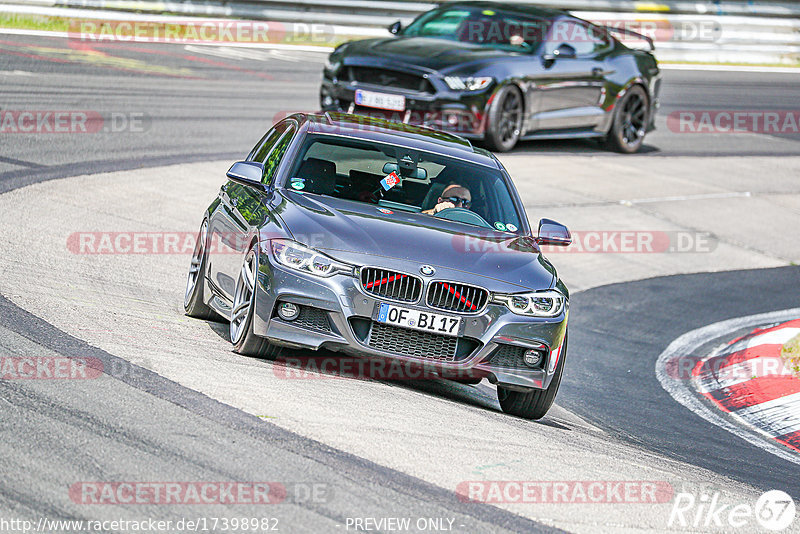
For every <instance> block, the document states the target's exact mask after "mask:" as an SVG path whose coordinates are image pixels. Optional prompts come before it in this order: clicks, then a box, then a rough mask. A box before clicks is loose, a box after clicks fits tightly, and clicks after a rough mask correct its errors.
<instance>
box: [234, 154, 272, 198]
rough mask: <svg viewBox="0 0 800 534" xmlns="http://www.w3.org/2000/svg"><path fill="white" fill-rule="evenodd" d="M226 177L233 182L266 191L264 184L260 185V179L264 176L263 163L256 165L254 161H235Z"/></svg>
mask: <svg viewBox="0 0 800 534" xmlns="http://www.w3.org/2000/svg"><path fill="white" fill-rule="evenodd" d="M226 175H227V176H228V178H230V179H231V180H233V181H234V182H238V183H240V184H244V185H249V186H251V187H255V188H256V189H258V190H260V191H264V190H265V189H266V187H264V184H263V183H261V179H262V177H263V176H264V164H263V163H258V162H256V161H237V162H236V163H234V164H233V165H231V168H230V169H228V172H227V174H226Z"/></svg>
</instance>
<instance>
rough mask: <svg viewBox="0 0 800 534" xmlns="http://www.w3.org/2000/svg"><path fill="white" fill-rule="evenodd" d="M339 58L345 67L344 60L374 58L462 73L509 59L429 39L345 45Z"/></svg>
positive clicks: (467, 45) (477, 48)
mask: <svg viewBox="0 0 800 534" xmlns="http://www.w3.org/2000/svg"><path fill="white" fill-rule="evenodd" d="M342 54H343V56H344V59H345V64H347V63H348V61H347V58H348V57H356V56H357V57H360V58H364V57H375V58H380V59H385V60H386V59H388V60H391V61H392V62H393V63H400V64H412V65H414V66H417V67H422V68H424V69H430V70H432V71H443V70H447V69H448V68H450V67H458V68H459V70H462V69H463V68H464V67H466V66H468V64H476V66H477V65H481V64H483V63H487V62H496V61H497V60H498V59H501V58H507V57H509V56H510V55H512V53H510V52H504V51H502V50H495V49H492V48H486V47H482V46H478V45H474V44H470V43H462V42H459V41H449V40H447V39H434V38H430V37H390V38H386V39H384V38H381V39H365V40H363V41H355V42H351V43H348V44H347V45H346V47H345V48H344V49H343V51H342Z"/></svg>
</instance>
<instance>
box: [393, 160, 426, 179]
mask: <svg viewBox="0 0 800 534" xmlns="http://www.w3.org/2000/svg"><path fill="white" fill-rule="evenodd" d="M393 172H396V173H397V174H399V175H400V176H402V177H403V178H411V179H412V180H421V181H425V180H427V179H428V171H426V170H425V169H423V168H422V167H417V168H416V169H414V170H413V171H407V170H401V169H400V166H399V165H398V164H397V163H392V162H391V161H389V162H387V163H385V164H384V166H383V174H392V173H393Z"/></svg>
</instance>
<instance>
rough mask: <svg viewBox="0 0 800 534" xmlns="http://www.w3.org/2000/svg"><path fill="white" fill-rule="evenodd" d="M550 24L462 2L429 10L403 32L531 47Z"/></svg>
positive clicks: (512, 47) (521, 48)
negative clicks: (457, 4) (460, 4)
mask: <svg viewBox="0 0 800 534" xmlns="http://www.w3.org/2000/svg"><path fill="white" fill-rule="evenodd" d="M546 28H547V22H546V21H544V20H541V19H536V18H532V17H525V16H523V15H518V14H515V13H508V12H505V11H500V10H497V9H489V8H486V7H473V6H459V7H458V8H444V9H437V10H434V11H431V12H430V13H426V14H425V15H423V16H421V17H420V18H418V19H417V20H415V21H414V22H413V23H412V24H411V25H410V26H409V27H408V28H406V29H405V30H403V32H402V33H403V35H407V36H418V37H436V38H440V39H449V40H454V41H461V42H466V43H473V44H477V45H482V46H491V47H493V48H502V49H505V50H513V51H525V50H528V51H530V50H532V49H534V48H537V47H538V45H539V44H540V43H541V42H542V40H543V36H544V34H545V30H546Z"/></svg>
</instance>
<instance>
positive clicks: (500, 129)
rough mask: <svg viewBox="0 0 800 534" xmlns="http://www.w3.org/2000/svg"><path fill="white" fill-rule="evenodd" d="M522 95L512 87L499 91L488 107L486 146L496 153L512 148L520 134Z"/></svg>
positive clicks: (508, 86)
mask: <svg viewBox="0 0 800 534" xmlns="http://www.w3.org/2000/svg"><path fill="white" fill-rule="evenodd" d="M522 113H523V105H522V93H520V92H519V89H517V88H516V87H515V86H513V85H507V86H505V87H503V88H502V89H500V90H499V91H498V92H497V94H495V95H494V98H493V99H492V104H491V106H489V117H488V125H487V130H486V138H485V141H486V144H487V145H488V146H489V148H490V149H492V150H494V151H496V152H507V151H509V150H511V149H512V148H514V145H516V144H517V141H519V137H520V134H521V132H522Z"/></svg>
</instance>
